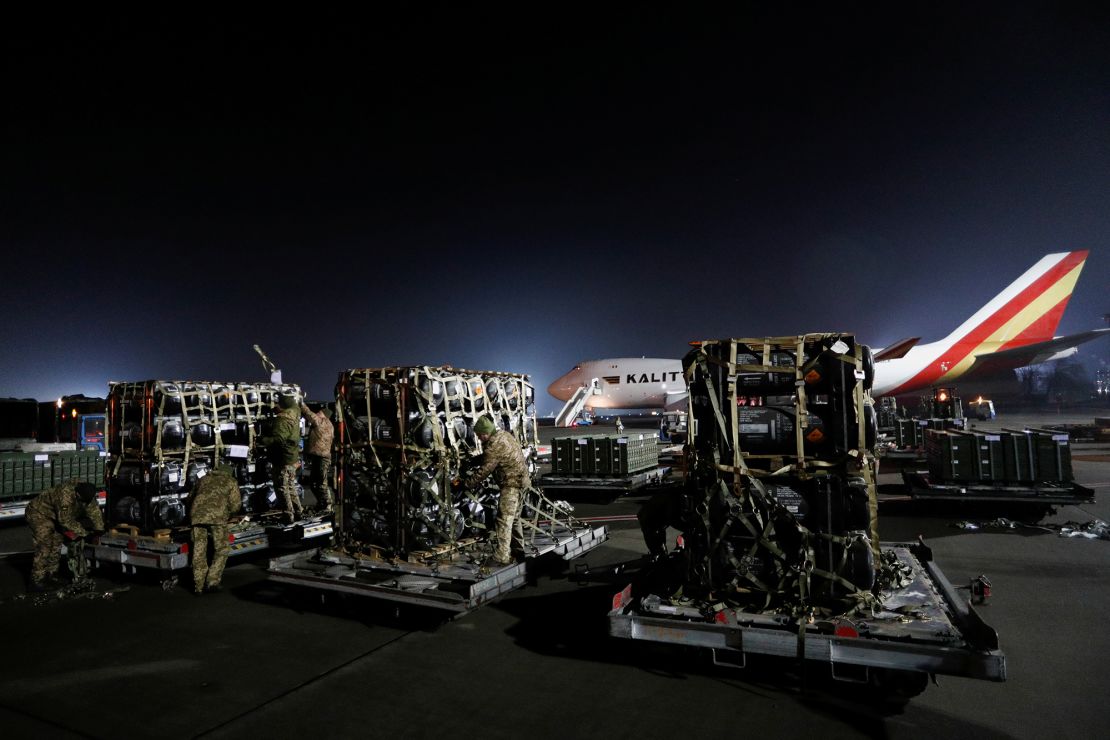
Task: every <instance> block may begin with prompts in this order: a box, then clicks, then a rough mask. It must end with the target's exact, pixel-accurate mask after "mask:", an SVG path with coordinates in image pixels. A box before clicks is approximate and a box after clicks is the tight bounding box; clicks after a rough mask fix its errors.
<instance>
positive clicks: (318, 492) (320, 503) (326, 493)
mask: <svg viewBox="0 0 1110 740" xmlns="http://www.w3.org/2000/svg"><path fill="white" fill-rule="evenodd" d="M307 458H308V464H309V472H310V473H311V475H312V495H313V496H315V497H316V507H317V508H327V509H330V508H331V507H332V505H333V504H334V503H335V496H334V495H333V494H332V489H331V469H332V466H331V458H330V457H325V456H323V455H308V456H307Z"/></svg>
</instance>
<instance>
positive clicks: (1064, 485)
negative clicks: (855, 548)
mask: <svg viewBox="0 0 1110 740" xmlns="http://www.w3.org/2000/svg"><path fill="white" fill-rule="evenodd" d="M902 481H903V482H904V483H905V485H906V489H907V490H908V491H909V494H910V497H911V498H914V499H918V500H923V501H924V500H935V501H942V500H943V501H976V502H990V501H998V502H1010V503H1030V504H1044V505H1045V506H1073V505H1078V504H1090V503H1094V500H1095V492H1094V490H1092V489H1090V488H1087V487H1086V486H1082V485H1080V484H1078V483H1076V482H1074V481H1050V482H1044V483H1036V482H1029V483H1019V482H994V483H991V482H981V481H980V482H975V481H963V482H954V481H941V482H937V483H933V482H931V481H930V480H929V476H928V475H927V474H926V473H923V472H921V471H912V470H904V471H902Z"/></svg>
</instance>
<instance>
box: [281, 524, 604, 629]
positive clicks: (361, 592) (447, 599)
mask: <svg viewBox="0 0 1110 740" xmlns="http://www.w3.org/2000/svg"><path fill="white" fill-rule="evenodd" d="M541 527H542V530H543V531H542V532H539V533H535V534H534V535H533V536H532V540H531V543H530V548H529V550H528V552H527V556H526V557H527V558H528V559H529V560H530V559H534V558H537V557H541V556H545V555H558V556H559V557H562V558H564V559H566V560H570V559H571V558H574V557H577V556H578V555H580V554H582V553H584V552H587V551H589V550H592V549H593V548H595V547H597V546H598V545H600V544H601V543H602V542H604V541H605V540H606V539H608V537H609V530H608V527H604V526H602V527H581V526H580V527H570V526H566V525H561V524H555V523H549V524H546V525H541ZM482 552H483V554H484V549H483V550H482ZM474 559H475V557H474V556H473V555H472V554H471V553H468V552H466V551H456V552H453V553H451V554H449V555H443V556H440V557H439V558H438V559H429V560H426V561H422V562H419V563H411V562H407V561H386V560H374V559H370V558H356V557H351V556H349V555H346V554H343V553H339V552H336V551H329V550H324V549H315V550H309V551H306V552H299V553H292V554H289V555H284V556H282V557H278V558H274V559H272V560H270V567H269V579H270V580H271V581H274V582H276V583H285V584H290V585H294V586H302V587H306V588H310V589H316V590H320V591H331V592H335V593H344V594H353V595H357V596H366V597H369V598H375V599H384V600H386V601H393V602H399V603H404V604H410V605H414V606H423V607H429V608H433V609H442V610H445V611H448V612H453V613H455V614H465V613H466V612H469V611H472V610H474V609H476V608H478V607H480V606H482V605H483V604H485V603H486V602H488V601H490V600H491V599H495V598H497V597H498V596H501V595H503V594H506V593H509V592H510V591H514V590H516V589H518V588H521V587H522V586H524V584H525V581H526V578H525V576H526V566H527V561H526V562H524V563H514V564H512V565H506V566H504V567H502V568H496V569H484V568H480V567H479V565H478V564H477V563H475V562H473V561H474Z"/></svg>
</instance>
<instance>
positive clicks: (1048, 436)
mask: <svg viewBox="0 0 1110 740" xmlns="http://www.w3.org/2000/svg"><path fill="white" fill-rule="evenodd" d="M925 455H926V458H927V460H928V464H929V478H930V479H931V480H933V481H936V482H941V481H954V482H965V483H967V482H984V483H1065V482H1068V481H1071V480H1072V479H1073V475H1072V466H1071V445H1070V442H1069V440H1068V435H1067V434H1063V433H1061V432H1053V431H1049V430H1043V429H1025V430H1020V431H1018V430H1012V429H1004V430H1002V431H1001V432H961V431H939V430H928V431H927V432H926V441H925Z"/></svg>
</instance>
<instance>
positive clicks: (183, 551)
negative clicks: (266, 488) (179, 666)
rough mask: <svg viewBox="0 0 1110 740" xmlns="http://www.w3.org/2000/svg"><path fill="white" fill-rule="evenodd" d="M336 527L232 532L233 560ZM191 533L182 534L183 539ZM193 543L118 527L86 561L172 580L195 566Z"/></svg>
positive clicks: (320, 519) (323, 520) (320, 524)
mask: <svg viewBox="0 0 1110 740" xmlns="http://www.w3.org/2000/svg"><path fill="white" fill-rule="evenodd" d="M333 529H334V527H333V525H332V522H331V519H330V515H328V516H317V517H311V518H309V519H302V520H300V521H297V522H293V523H292V524H281V525H266V524H261V523H253V522H252V523H251V524H249V525H247V526H245V527H241V528H236V529H232V530H231V532H230V536H231V553H230V554H229V555H228V557H229V558H231V557H236V556H238V555H246V554H248V553H252V552H259V551H261V550H265V549H267V548H270V547H273V546H277V545H296V544H300V543H304V542H309V541H315V540H316V539H318V538H320V537H330V536H331V534H332V531H333ZM187 532H188V530H182V531H180V532H179V536H180V535H181V534H183V533H187ZM191 550H192V542H191V541H190V540H189V539H188V537H187V535H186V539H183V540H181V539H178V540H175V539H173V537H172V536H171V535H170V534H169V533H162V534H159V535H157V536H151V535H142V534H139V532H138V528H137V527H133V526H127V525H124V526H116V527H113V528H112V529H111V530H110V531H108V532H106V533H105V534H102V535H100V537H98V538H97V541H96V543H95V544H94V545H93V546H92V547H88V548H86V550H85V553H86V558H87V559H88V560H89V562H90V564H91V565H92V566H93V567H94V568H100V567H104V566H107V565H109V564H113V565H119V566H120V568H121V569H122V571H123V572H124V573H128V574H135V573H137V572H138V571H139V569H144V570H150V571H157V572H160V573H161V574H162V575H163V578H164V579H172V578H173V577H174V576H173V572H174V571H178V570H182V569H184V568H188V567H189V566H190V564H191V563H192V560H191V558H192V553H191Z"/></svg>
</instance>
